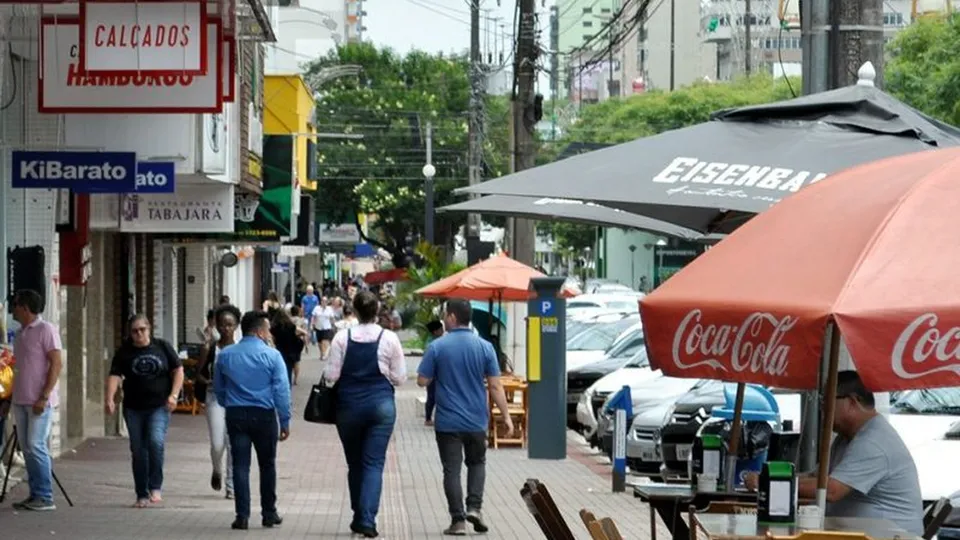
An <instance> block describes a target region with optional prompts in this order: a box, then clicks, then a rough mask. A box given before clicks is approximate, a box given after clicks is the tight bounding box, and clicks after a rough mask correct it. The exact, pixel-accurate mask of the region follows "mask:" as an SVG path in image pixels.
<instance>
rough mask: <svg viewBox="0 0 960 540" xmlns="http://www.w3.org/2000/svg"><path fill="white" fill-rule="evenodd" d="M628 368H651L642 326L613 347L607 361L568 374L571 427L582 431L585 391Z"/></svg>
mask: <svg viewBox="0 0 960 540" xmlns="http://www.w3.org/2000/svg"><path fill="white" fill-rule="evenodd" d="M627 364H631V365H635V366H637V367H644V366H648V365H649V363H648V362H647V351H646V347H644V338H643V328H642V327H641V326H639V325H638V326H637V327H636V329H635V331H632V332H630V333H629V334H627V336H626V337H625V338H623V339H621V340H620V341H619V342H618V343H617V344H616V345H614V346H613V347H610V350H608V351H607V352H606V354H605V355H604V357H603V359H601V360H598V361H596V362H591V363H589V364H586V365H583V366H580V367H576V368H573V369H568V370H567V427H569V428H571V429H578V428H579V423H578V422H577V404H578V403H580V396H581V395H583V393H584V391H586V389H587V388H590V387H591V386H593V383H595V382H597V381H599V380H600V379H601V378H603V377H604V376H605V375H609V374H610V373H613V372H614V371H616V370H618V369H620V368H622V367H624V366H626V365H627Z"/></svg>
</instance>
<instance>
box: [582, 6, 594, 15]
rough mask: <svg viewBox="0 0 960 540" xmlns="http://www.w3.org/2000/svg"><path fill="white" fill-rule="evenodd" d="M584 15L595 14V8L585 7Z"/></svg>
mask: <svg viewBox="0 0 960 540" xmlns="http://www.w3.org/2000/svg"><path fill="white" fill-rule="evenodd" d="M583 13H584V14H590V13H593V8H592V7H585V8H583Z"/></svg>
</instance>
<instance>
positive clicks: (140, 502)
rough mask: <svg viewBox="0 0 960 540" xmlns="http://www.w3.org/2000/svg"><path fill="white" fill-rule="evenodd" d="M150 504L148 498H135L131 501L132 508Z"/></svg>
mask: <svg viewBox="0 0 960 540" xmlns="http://www.w3.org/2000/svg"><path fill="white" fill-rule="evenodd" d="M148 504H150V500H149V499H137V502H135V503H133V507H134V508H146V507H147V505H148Z"/></svg>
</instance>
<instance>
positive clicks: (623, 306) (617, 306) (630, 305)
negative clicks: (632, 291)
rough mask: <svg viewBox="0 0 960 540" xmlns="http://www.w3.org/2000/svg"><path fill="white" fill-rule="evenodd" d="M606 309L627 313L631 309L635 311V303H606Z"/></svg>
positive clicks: (617, 301) (616, 301)
mask: <svg viewBox="0 0 960 540" xmlns="http://www.w3.org/2000/svg"><path fill="white" fill-rule="evenodd" d="M606 307H607V309H622V310H624V311H629V310H631V309H637V303H636V302H622V301H619V300H614V301H613V302H607V304H606Z"/></svg>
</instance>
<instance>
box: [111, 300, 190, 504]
mask: <svg viewBox="0 0 960 540" xmlns="http://www.w3.org/2000/svg"><path fill="white" fill-rule="evenodd" d="M128 329H129V331H130V337H129V338H127V339H126V340H125V341H124V342H123V345H121V346H120V348H119V349H117V351H116V353H114V355H113V363H112V364H111V365H110V377H109V378H108V379H107V395H106V409H107V413H108V414H113V413H114V412H115V410H116V401H115V398H116V394H117V387H118V386H120V383H121V381H122V382H123V418H124V420H125V421H126V423H127V431H128V432H129V434H130V453H131V454H132V459H133V483H134V487H135V489H136V492H137V502H136V504H134V507H135V508H145V507H146V506H147V505H148V504H149V503H159V502H160V501H161V500H162V499H161V495H160V494H161V491H162V489H163V450H164V442H165V440H166V438H167V427H168V426H169V425H170V413H171V412H173V410H174V409H175V408H176V407H177V401H178V399H179V396H180V389H181V388H182V387H183V363H182V362H181V361H180V358H179V356H177V352H176V351H175V350H174V348H173V346H171V345H170V344H169V343H167V342H166V341H164V340H162V339H160V338H154V337H153V336H152V335H151V332H150V331H151V325H150V320H149V319H147V317H146V316H145V315H134V316H133V317H132V318H131V319H130V322H129V324H128Z"/></svg>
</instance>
